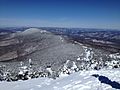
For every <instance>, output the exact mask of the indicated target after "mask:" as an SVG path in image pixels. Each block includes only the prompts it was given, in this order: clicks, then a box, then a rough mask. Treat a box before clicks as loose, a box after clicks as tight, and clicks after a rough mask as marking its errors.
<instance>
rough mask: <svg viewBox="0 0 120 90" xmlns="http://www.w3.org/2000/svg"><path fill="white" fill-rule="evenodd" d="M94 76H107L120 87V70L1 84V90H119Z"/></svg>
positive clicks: (80, 73) (62, 75)
mask: <svg viewBox="0 0 120 90" xmlns="http://www.w3.org/2000/svg"><path fill="white" fill-rule="evenodd" d="M93 74H98V75H100V76H105V77H107V78H109V80H111V81H115V82H118V83H119V85H120V69H102V70H99V71H97V70H90V71H79V72H76V73H73V74H71V75H65V74H61V75H60V77H59V78H57V79H55V80H53V79H50V78H37V79H31V80H27V81H16V82H0V90H117V89H116V88H112V86H110V85H109V84H104V83H101V82H100V81H99V80H98V78H95V77H93V76H92V75H93ZM118 90H119V89H118Z"/></svg>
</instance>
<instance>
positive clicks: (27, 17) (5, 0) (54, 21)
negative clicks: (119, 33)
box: [0, 0, 120, 29]
mask: <svg viewBox="0 0 120 90" xmlns="http://www.w3.org/2000/svg"><path fill="white" fill-rule="evenodd" d="M0 26H40V27H41V26H48V27H52V26H54V27H83V28H112V29H113V28H114V29H120V0H0Z"/></svg>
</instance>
